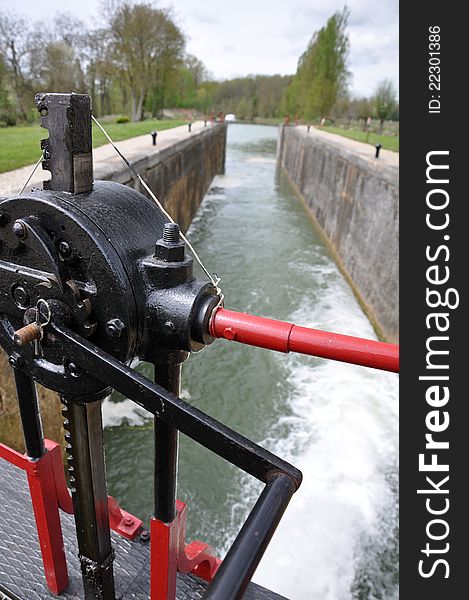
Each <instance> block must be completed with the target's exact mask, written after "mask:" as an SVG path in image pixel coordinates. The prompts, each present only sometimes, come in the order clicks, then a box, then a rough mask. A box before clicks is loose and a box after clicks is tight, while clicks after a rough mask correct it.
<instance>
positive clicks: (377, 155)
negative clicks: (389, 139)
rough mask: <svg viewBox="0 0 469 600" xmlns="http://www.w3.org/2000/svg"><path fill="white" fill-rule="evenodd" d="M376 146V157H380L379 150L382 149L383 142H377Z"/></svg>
mask: <svg viewBox="0 0 469 600" xmlns="http://www.w3.org/2000/svg"><path fill="white" fill-rule="evenodd" d="M375 148H376V154H375V158H379V151H380V150H381V144H376V145H375Z"/></svg>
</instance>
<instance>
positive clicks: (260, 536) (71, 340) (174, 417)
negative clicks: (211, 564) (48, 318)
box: [49, 323, 302, 600]
mask: <svg viewBox="0 0 469 600" xmlns="http://www.w3.org/2000/svg"><path fill="white" fill-rule="evenodd" d="M49 327H50V330H51V335H50V336H49V337H50V338H52V339H53V340H54V345H55V346H57V347H58V348H60V349H61V350H62V352H63V353H64V355H72V356H73V360H74V364H75V365H76V367H77V368H79V369H82V370H83V371H84V372H85V371H88V372H90V373H93V374H94V376H95V377H98V378H99V379H100V380H101V381H102V382H103V383H104V384H111V382H112V387H113V388H114V389H116V390H117V391H118V392H120V393H121V394H123V395H125V396H126V397H128V398H129V399H131V400H133V401H134V402H136V403H137V404H138V405H140V406H142V407H143V408H145V409H146V410H147V411H149V412H150V413H152V414H153V415H154V416H155V418H156V420H157V422H158V423H159V424H160V425H162V427H159V428H158V431H157V434H159V435H160V436H161V434H162V431H163V441H162V439H161V437H160V442H159V448H158V447H157V448H156V452H157V456H156V463H155V464H156V465H159V466H158V467H157V471H158V475H159V476H161V475H162V474H164V478H163V479H162V478H160V477H159V479H158V483H157V485H155V507H157V510H156V514H155V516H156V517H157V518H161V517H164V520H166V522H168V520H171V519H172V518H173V516H174V508H173V507H174V501H175V488H176V485H175V480H174V478H175V477H176V469H175V467H174V464H175V459H176V456H175V453H177V440H175V432H176V431H181V432H182V433H184V434H185V435H187V436H189V437H190V438H192V439H193V440H195V441H196V442H198V443H199V444H201V445H202V446H204V447H205V448H208V449H209V450H211V451H212V452H214V453H215V454H217V455H218V456H220V457H222V458H224V459H225V460H227V461H228V462H230V463H231V464H233V465H235V466H237V467H238V468H240V469H242V470H243V471H245V472H246V473H248V474H250V475H252V476H253V477H255V478H257V479H258V480H260V481H262V482H263V483H265V484H266V485H265V488H264V489H263V491H262V493H261V495H260V497H259V499H258V501H257V502H256V504H255V506H254V508H253V509H252V511H251V513H250V514H249V516H248V518H247V520H246V522H245V523H244V525H243V527H242V528H241V530H240V532H239V533H238V535H237V537H236V539H235V541H234V543H233V545H232V547H231V549H230V550H229V552H228V553H227V555H226V557H225V559H224V561H223V562H222V564H221V566H220V568H219V570H218V572H217V574H216V575H215V577H214V579H213V581H212V582H211V584H210V585H209V587H208V590H207V593H206V596H205V597H206V598H210V599H212V600H213V599H218V600H235V599H238V598H241V597H242V595H243V593H244V591H245V589H246V587H247V585H248V584H249V581H250V579H251V577H252V575H253V573H254V571H255V569H256V567H257V565H258V563H259V561H260V560H261V558H262V555H263V554H264V551H265V549H266V547H267V545H268V543H269V541H270V539H271V537H272V535H273V533H274V531H275V529H276V527H277V525H278V523H279V521H280V519H281V517H282V515H283V513H284V511H285V509H286V507H287V505H288V503H289V501H290V499H291V497H292V495H293V494H294V492H295V491H296V490H297V489H298V487H299V485H300V483H301V479H302V475H301V472H300V471H298V470H297V469H296V468H295V467H293V466H292V465H290V464H289V463H287V462H285V461H284V460H282V459H280V458H279V457H277V456H275V455H274V454H272V453H271V452H269V451H268V450H265V449H264V448H262V447H261V446H258V445H257V444H255V443H254V442H252V441H251V440H249V439H247V438H245V437H244V436H242V435H240V434H238V433H236V432H235V431H233V430H232V429H230V428H229V427H226V426H225V425H223V424H222V423H219V422H218V421H216V420H215V419H213V418H212V417H210V416H208V415H207V414H205V413H203V412H202V411H200V410H198V409H197V408H195V407H193V406H191V405H189V404H187V403H186V402H184V401H183V400H181V399H180V398H179V397H177V396H176V395H175V394H173V393H171V392H170V391H168V390H166V389H164V388H163V387H162V386H160V385H158V384H157V383H154V382H152V381H151V380H149V379H148V378H146V377H144V376H143V375H141V374H139V373H137V372H136V371H134V370H132V369H131V368H129V367H127V366H126V365H125V364H123V363H121V362H119V361H118V360H116V359H115V358H113V357H112V356H111V355H109V354H107V353H105V352H103V351H102V350H101V349H99V348H97V347H96V346H94V345H93V344H91V343H90V342H88V341H87V340H85V339H84V338H81V337H80V336H78V335H76V334H75V333H74V332H72V331H71V330H69V329H68V328H66V327H65V326H63V325H59V324H56V323H52V324H51V325H50V326H49ZM178 378H179V374H178V373H177V372H174V371H173V374H172V380H173V387H174V386H175V387H178V386H179V383H178ZM85 447H86V444H85ZM162 450H164V451H162ZM76 466H77V467H78V465H76ZM77 475H78V472H77ZM158 507H159V508H158ZM102 558H103V557H102V556H101V559H102Z"/></svg>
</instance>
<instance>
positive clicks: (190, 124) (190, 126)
mask: <svg viewBox="0 0 469 600" xmlns="http://www.w3.org/2000/svg"><path fill="white" fill-rule="evenodd" d="M191 129H192V123H189V133H190V132H191Z"/></svg>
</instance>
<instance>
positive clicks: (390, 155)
mask: <svg viewBox="0 0 469 600" xmlns="http://www.w3.org/2000/svg"><path fill="white" fill-rule="evenodd" d="M297 129H300V130H302V131H304V133H305V135H310V136H316V137H318V138H319V139H323V140H327V141H328V142H331V143H333V144H337V145H338V146H342V147H345V148H348V149H349V150H351V151H353V152H354V153H356V154H359V155H360V157H361V158H362V159H363V160H366V161H367V162H369V163H370V164H377V163H378V164H381V165H383V166H388V167H395V168H399V152H392V151H391V150H383V149H381V151H380V153H379V158H378V159H376V158H375V148H374V146H373V145H372V144H365V143H363V142H357V141H356V140H352V139H350V138H346V137H344V136H342V135H337V134H335V133H329V132H328V131H323V130H322V129H318V128H316V127H311V129H310V131H309V133H308V132H307V128H306V125H299V126H298V127H297Z"/></svg>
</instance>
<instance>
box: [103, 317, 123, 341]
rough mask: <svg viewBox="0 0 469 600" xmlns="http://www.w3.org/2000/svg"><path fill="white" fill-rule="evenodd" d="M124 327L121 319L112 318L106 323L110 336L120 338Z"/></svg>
mask: <svg viewBox="0 0 469 600" xmlns="http://www.w3.org/2000/svg"><path fill="white" fill-rule="evenodd" d="M124 329H125V325H124V323H123V322H122V321H121V320H120V319H111V320H110V321H108V322H107V323H106V333H107V334H108V336H110V337H115V338H120V336H121V335H122V332H123V331H124Z"/></svg>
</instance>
